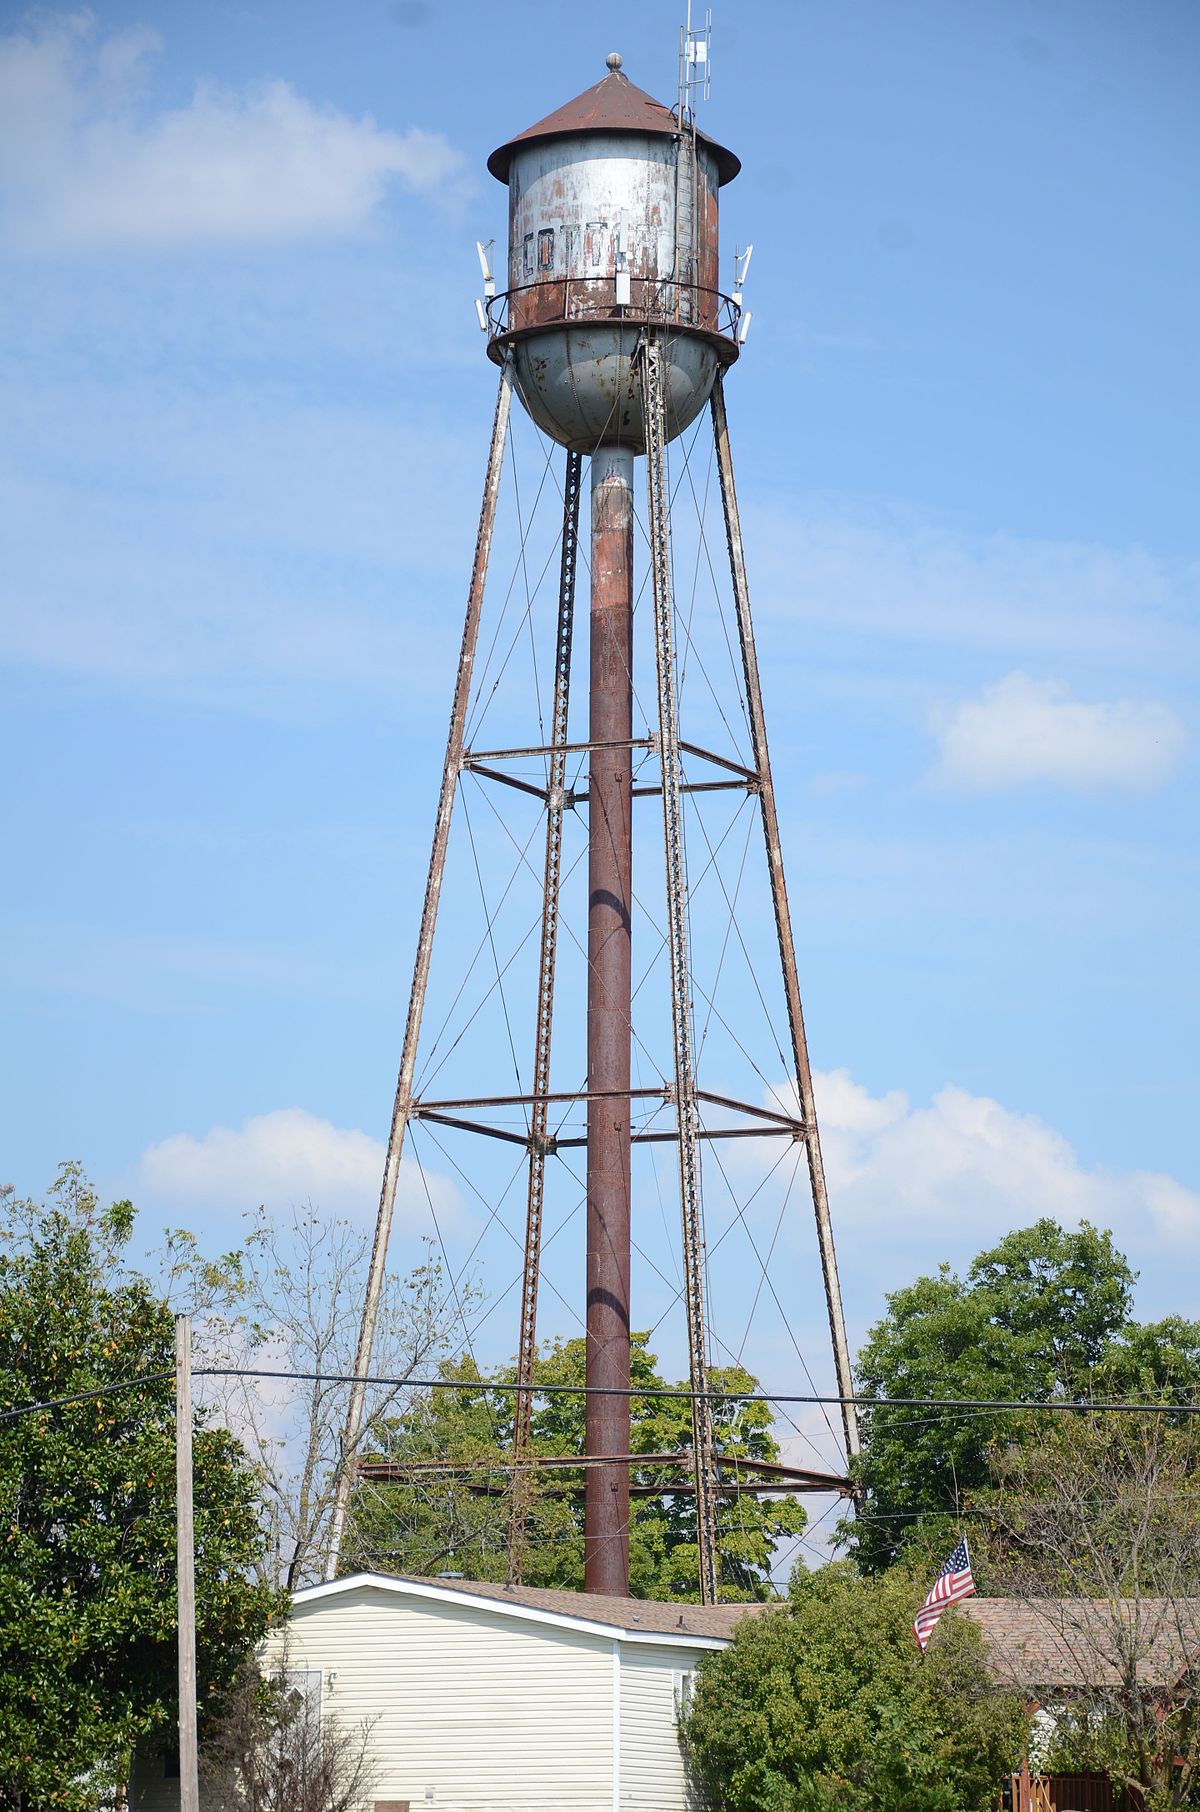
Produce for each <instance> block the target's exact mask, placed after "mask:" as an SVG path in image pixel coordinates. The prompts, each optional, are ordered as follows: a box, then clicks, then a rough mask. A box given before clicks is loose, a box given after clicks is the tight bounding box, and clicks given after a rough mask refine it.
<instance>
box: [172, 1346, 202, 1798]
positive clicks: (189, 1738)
mask: <svg viewBox="0 0 1200 1812" xmlns="http://www.w3.org/2000/svg"><path fill="white" fill-rule="evenodd" d="M175 1530H176V1535H175V1566H176V1577H177V1580H178V1598H179V1812H200V1773H199V1769H200V1762H199V1756H198V1754H197V1749H196V1538H195V1525H194V1521H193V1515H192V1318H191V1316H190V1315H176V1317H175Z"/></svg>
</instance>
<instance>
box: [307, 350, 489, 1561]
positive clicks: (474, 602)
mask: <svg viewBox="0 0 1200 1812" xmlns="http://www.w3.org/2000/svg"><path fill="white" fill-rule="evenodd" d="M511 404H512V361H511V358H509V359H506V360H505V363H504V367H503V369H502V371H501V373H500V389H499V391H498V393H497V396H496V413H495V417H494V418H493V422H492V444H491V448H490V451H489V453H488V463H487V476H486V477H485V479H484V485H483V503H482V505H481V507H480V512H479V532H478V535H477V536H476V540H475V563H474V565H473V567H472V569H471V586H470V590H469V591H468V593H467V614H466V619H465V621H464V623H463V638H462V647H461V649H460V651H459V656H458V677H457V679H456V681H455V686H454V704H453V707H452V709H451V712H450V731H449V735H448V736H447V738H446V759H445V762H444V764H443V767H442V787H441V792H440V793H439V795H438V811H437V822H436V824H435V825H434V832H433V848H432V850H431V852H430V856H429V873H428V876H427V878H426V881H425V901H424V904H423V906H422V908H421V928H420V931H419V932H418V934H417V957H416V962H415V963H414V965H413V979H412V991H411V993H410V994H409V998H408V1018H407V1020H406V1022H405V1026H404V1044H403V1047H402V1049H401V1054H400V1074H399V1076H398V1077H397V1080H396V1098H395V1101H394V1103H393V1106H392V1124H391V1128H390V1130H389V1133H388V1145H387V1158H386V1160H385V1163H384V1168H383V1185H382V1187H381V1189H380V1192H379V1212H378V1214H377V1215H376V1218H375V1237H374V1241H373V1244H372V1247H371V1267H370V1270H369V1272H368V1273H367V1293H366V1299H365V1301H364V1303H363V1312H362V1321H361V1323H360V1326H359V1334H358V1350H357V1352H356V1354H355V1358H354V1376H355V1378H356V1380H357V1382H356V1383H354V1384H352V1385H351V1387H350V1402H349V1406H348V1408H347V1411H346V1426H345V1428H344V1430H343V1432H342V1442H341V1452H340V1454H339V1459H338V1479H337V1488H336V1493H335V1497H334V1504H333V1513H332V1517H331V1520H330V1533H329V1546H328V1551H327V1557H326V1566H325V1577H326V1579H336V1577H337V1571H338V1564H339V1562H340V1560H341V1552H342V1539H343V1537H344V1535H345V1531H346V1512H347V1510H348V1509H349V1507H350V1489H351V1484H352V1482H353V1470H354V1460H355V1457H356V1455H357V1453H358V1447H359V1442H360V1441H361V1439H362V1427H363V1411H364V1408H365V1406H366V1394H367V1386H366V1383H365V1379H366V1377H367V1374H368V1372H369V1371H370V1369H371V1349H372V1347H373V1345H374V1342H375V1324H376V1321H377V1320H378V1318H379V1303H380V1299H381V1297H382V1295H383V1277H384V1269H385V1266H386V1264H387V1249H388V1240H389V1238H390V1236H391V1230H392V1214H393V1211H394V1209H395V1206H396V1185H397V1183H398V1182H399V1179H400V1158H401V1154H402V1152H403V1150H404V1133H405V1129H406V1128H407V1126H408V1115H409V1109H410V1107H411V1104H412V1088H413V1076H414V1074H415V1071H416V1066H417V1043H418V1040H419V1038H420V1036H421V1019H422V1016H423V1014H424V1011H425V991H426V989H427V987H428V985H429V965H430V962H431V960H432V957H433V934H434V928H435V926H436V924H437V914H438V904H439V901H440V900H441V895H442V877H443V875H444V873H445V869H446V849H447V846H448V844H449V841H450V818H451V814H452V812H453V810H454V795H455V792H456V791H457V788H458V776H459V773H460V771H461V768H462V756H463V740H464V737H465V735H466V724H467V706H468V704H469V703H470V698H471V676H472V674H473V672H474V669H475V650H476V646H477V644H478V641H479V618H480V613H481V611H482V609H483V591H484V586H485V584H486V582H487V569H488V558H489V556H490V554H491V548H492V529H493V527H494V526H495V521H496V499H497V497H498V496H499V494H500V473H501V471H502V469H503V465H504V448H505V444H506V442H507V439H508V419H509V413H510V408H511Z"/></svg>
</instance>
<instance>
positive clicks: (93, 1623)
mask: <svg viewBox="0 0 1200 1812" xmlns="http://www.w3.org/2000/svg"><path fill="white" fill-rule="evenodd" d="M133 1219H134V1216H133V1210H132V1208H131V1207H130V1205H129V1203H128V1202H119V1203H117V1204H116V1205H115V1206H113V1207H111V1208H108V1209H101V1207H100V1205H99V1203H98V1202H97V1200H96V1197H95V1195H94V1194H93V1193H92V1191H91V1190H90V1189H89V1187H88V1185H87V1182H86V1179H85V1178H84V1177H83V1175H82V1173H81V1171H80V1169H79V1167H78V1166H77V1165H73V1164H72V1165H65V1166H64V1167H63V1169H62V1171H61V1172H60V1174H59V1179H58V1182H57V1184H56V1185H55V1187H54V1189H53V1190H52V1192H51V1196H50V1200H49V1202H48V1203H46V1204H45V1205H43V1204H41V1203H37V1202H31V1201H26V1202H13V1201H12V1198H11V1193H10V1194H9V1195H8V1196H7V1198H5V1199H4V1200H3V1201H0V1410H10V1409H17V1408H21V1407H22V1406H23V1405H25V1404H27V1403H30V1402H43V1401H46V1400H48V1399H52V1398H58V1397H67V1396H73V1395H76V1394H80V1393H83V1392H86V1391H95V1390H100V1389H102V1388H104V1387H106V1386H109V1385H113V1384H126V1383H129V1384H130V1385H131V1388H130V1389H128V1390H122V1391H120V1392H117V1393H114V1394H113V1395H111V1396H101V1397H93V1398H92V1399H91V1400H89V1401H85V1402H82V1403H76V1404H71V1405H68V1406H64V1407H61V1408H57V1409H46V1410H39V1411H36V1412H33V1413H30V1414H26V1415H21V1416H18V1417H14V1418H12V1419H10V1420H5V1421H0V1530H2V1531H3V1537H4V1539H3V1542H2V1544H0V1802H3V1803H4V1804H5V1805H8V1806H14V1807H25V1806H39V1807H40V1806H57V1807H62V1808H65V1809H66V1812H74V1809H75V1808H79V1809H80V1812H82V1808H84V1807H90V1806H94V1805H95V1804H96V1803H97V1800H98V1799H99V1798H100V1789H101V1787H102V1785H103V1784H104V1783H105V1782H106V1781H109V1780H112V1779H113V1778H119V1773H120V1770H121V1769H122V1767H123V1765H124V1764H125V1762H126V1761H127V1758H128V1753H129V1751H130V1749H131V1747H132V1746H133V1745H134V1744H135V1743H136V1742H137V1741H138V1740H139V1739H141V1738H143V1737H147V1736H153V1735H156V1734H158V1733H163V1732H169V1731H170V1729H171V1727H172V1725H173V1723H174V1721H175V1719H176V1717H177V1710H176V1706H175V1702H174V1688H175V1678H176V1651H175V1644H176V1596H175V1431H174V1410H175V1396H174V1383H173V1369H174V1341H175V1330H174V1320H173V1317H172V1314H171V1311H170V1309H169V1308H168V1306H167V1305H166V1303H164V1302H163V1301H162V1300H161V1299H160V1298H159V1297H158V1296H157V1295H156V1294H155V1293H154V1291H153V1290H152V1289H151V1288H150V1286H149V1285H148V1284H147V1283H146V1281H145V1280H144V1279H143V1278H141V1277H138V1276H137V1275H136V1274H134V1273H133V1272H132V1271H130V1270H128V1269H127V1268H126V1266H125V1263H124V1259H123V1250H124V1247H125V1245H126V1243H127V1241H128V1239H129V1236H130V1233H131V1230H132V1227H133ZM153 1374H166V1375H165V1376H163V1375H160V1376H157V1377H155V1376H153ZM137 1380H141V1382H136V1381H137ZM194 1466H195V1502H196V1602H197V1620H198V1627H197V1647H198V1665H199V1683H200V1694H201V1701H202V1703H205V1702H207V1701H209V1700H210V1699H211V1698H212V1697H213V1695H215V1694H216V1693H218V1692H219V1691H220V1690H221V1689H222V1688H223V1687H224V1686H225V1685H226V1684H227V1683H228V1681H229V1680H230V1679H231V1678H232V1677H233V1675H234V1673H235V1672H236V1670H237V1667H238V1664H239V1662H240V1660H241V1657H242V1656H243V1655H244V1654H245V1653H246V1651H247V1650H248V1649H249V1648H251V1647H252V1646H253V1645H254V1644H255V1643H256V1642H257V1641H258V1640H259V1639H260V1637H261V1636H262V1634H263V1632H264V1630H265V1629H266V1627H267V1624H268V1621H269V1619H270V1617H271V1614H272V1612H273V1611H274V1609H275V1608H276V1602H277V1601H276V1595H275V1594H274V1593H273V1592H272V1591H271V1590H270V1589H269V1588H267V1587H265V1586H263V1585H260V1584H255V1583H252V1581H251V1579H250V1578H249V1572H250V1570H251V1569H252V1568H253V1567H254V1566H255V1565H256V1563H257V1562H258V1561H259V1560H260V1558H261V1549H262V1538H261V1536H260V1534H259V1525H258V1518H257V1514H256V1484H255V1479H254V1476H253V1474H252V1473H251V1472H250V1470H249V1469H248V1467H247V1466H246V1464H245V1461H244V1457H243V1455H242V1452H241V1449H240V1448H239V1446H238V1444H237V1442H236V1441H235V1440H234V1439H233V1437H232V1436H231V1435H230V1434H229V1433H227V1432H226V1431H225V1430H223V1429H218V1428H207V1427H204V1426H203V1425H201V1424H200V1423H198V1425H197V1427H196V1430H195V1448H194Z"/></svg>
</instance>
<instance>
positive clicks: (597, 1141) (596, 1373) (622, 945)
mask: <svg viewBox="0 0 1200 1812" xmlns="http://www.w3.org/2000/svg"><path fill="white" fill-rule="evenodd" d="M591 465H592V533H591V541H592V561H591V566H592V603H591V674H590V678H591V711H590V730H589V741H590V742H591V743H592V744H593V749H592V756H591V767H590V773H589V780H588V1000H587V1044H588V1090H589V1094H590V1097H591V1098H590V1099H589V1101H588V1117H587V1131H588V1143H587V1384H588V1387H589V1395H588V1397H587V1424H586V1450H587V1455H588V1458H589V1459H594V1458H599V1457H603V1456H605V1455H608V1454H626V1453H628V1452H629V1399H628V1397H626V1396H604V1395H597V1394H595V1393H596V1392H598V1391H599V1392H603V1391H618V1392H621V1391H627V1390H628V1388H629V1250H630V1230H629V1226H630V1220H629V1207H630V1173H629V1149H630V1147H629V1133H630V1125H629V1116H630V1103H629V1094H628V1091H629V1082H630V1046H631V1030H630V1024H631V1021H630V1012H631V976H632V963H631V954H632V953H631V944H630V913H631V907H632V901H633V893H632V867H633V823H632V812H633V752H632V750H631V749H630V747H629V743H630V739H631V738H632V735H633V454H632V453H631V452H628V451H627V450H626V449H624V448H611V449H607V450H604V451H601V452H598V453H596V454H595V455H594V456H593V458H592V462H591ZM605 743H609V744H612V743H617V744H624V745H625V746H624V747H617V748H611V747H610V748H604V747H600V748H597V747H595V745H596V744H605ZM598 1096H600V1097H603V1098H598ZM583 1547H584V1590H585V1591H588V1592H604V1593H615V1594H616V1595H618V1596H620V1597H624V1596H626V1595H627V1594H628V1591H629V1470H628V1467H627V1466H624V1465H617V1466H589V1467H588V1468H587V1469H586V1477H585V1485H584V1540H583Z"/></svg>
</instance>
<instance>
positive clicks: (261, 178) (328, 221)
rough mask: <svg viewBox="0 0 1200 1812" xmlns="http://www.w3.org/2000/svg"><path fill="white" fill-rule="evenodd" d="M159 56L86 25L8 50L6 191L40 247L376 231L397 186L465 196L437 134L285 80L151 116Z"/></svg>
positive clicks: (208, 94)
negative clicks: (315, 100)
mask: <svg viewBox="0 0 1200 1812" xmlns="http://www.w3.org/2000/svg"><path fill="white" fill-rule="evenodd" d="M160 48H161V44H160V41H159V39H158V38H157V37H156V36H155V35H154V34H152V33H150V32H146V31H140V30H139V31H133V32H123V33H119V34H116V35H115V36H110V37H107V38H103V37H101V36H100V35H99V34H98V32H97V30H96V27H95V23H94V21H93V20H92V18H91V16H90V15H88V14H81V13H76V14H68V15H59V16H58V17H57V18H53V19H52V20H51V21H50V22H49V23H47V24H46V25H44V26H43V27H42V28H41V29H40V30H37V31H36V32H35V33H33V34H20V33H18V34H15V35H13V36H11V37H8V38H5V39H3V40H0V171H2V172H4V173H5V174H4V175H3V177H2V178H0V181H2V188H0V195H2V196H3V200H4V203H5V205H6V212H7V214H8V216H9V220H10V225H11V227H12V228H13V229H14V230H15V234H16V237H17V238H18V240H19V242H21V243H23V244H25V245H26V246H31V247H35V248H41V249H46V248H65V249H75V248H79V249H87V248H101V247H108V246H121V247H134V246H143V247H156V246H178V245H185V244H194V243H211V242H213V241H232V242H255V243H262V242H268V243H283V242H287V241H294V240H299V239H305V238H312V237H316V236H322V235H330V234H344V233H351V232H354V231H356V230H358V229H361V228H362V227H364V226H365V225H366V224H367V223H368V222H369V220H370V219H371V217H372V215H373V214H374V213H375V211H376V209H377V208H378V207H379V205H380V204H381V202H382V201H383V200H384V198H385V196H386V194H387V193H388V190H389V188H390V187H391V185H393V184H398V185H399V186H400V187H401V188H402V189H405V190H408V191H410V192H417V193H425V194H434V193H436V194H440V195H448V194H454V193H457V192H459V191H460V190H461V185H462V182H463V172H464V169H465V160H464V158H463V156H462V153H461V152H459V151H457V150H456V149H455V148H454V147H453V146H452V145H451V144H450V143H449V142H448V140H447V139H446V138H445V137H444V136H443V135H442V134H441V133H439V132H428V131H424V130H421V129H420V128H418V127H411V128H410V129H409V130H408V131H406V132H402V133H401V132H394V131H391V130H389V129H387V128H385V127H381V126H379V125H377V124H376V122H375V121H374V120H373V119H371V118H370V116H364V117H362V118H360V119H352V118H350V117H349V116H348V115H346V114H344V113H340V112H339V111H338V110H337V109H336V108H334V107H329V106H314V105H313V104H312V103H311V102H310V101H307V100H305V99H304V98H303V97H302V96H301V95H298V94H297V93H296V92H295V90H294V89H293V88H291V87H290V86H289V84H288V83H286V82H281V81H271V82H263V83H261V84H259V85H258V86H256V87H254V88H252V89H249V90H245V91H241V92H235V91H233V90H228V89H222V88H217V87H215V86H212V85H210V84H201V85H199V86H198V87H197V89H196V92H195V94H194V95H193V97H192V99H191V101H190V102H189V103H188V104H187V105H186V106H184V107H179V108H173V109H167V110H163V111H159V112H152V111H150V110H149V109H148V108H147V106H146V105H145V98H144V90H145V84H146V78H147V73H148V66H149V64H150V61H151V59H152V58H153V56H154V55H155V53H156V52H157V51H158V50H159V49H160Z"/></svg>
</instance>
